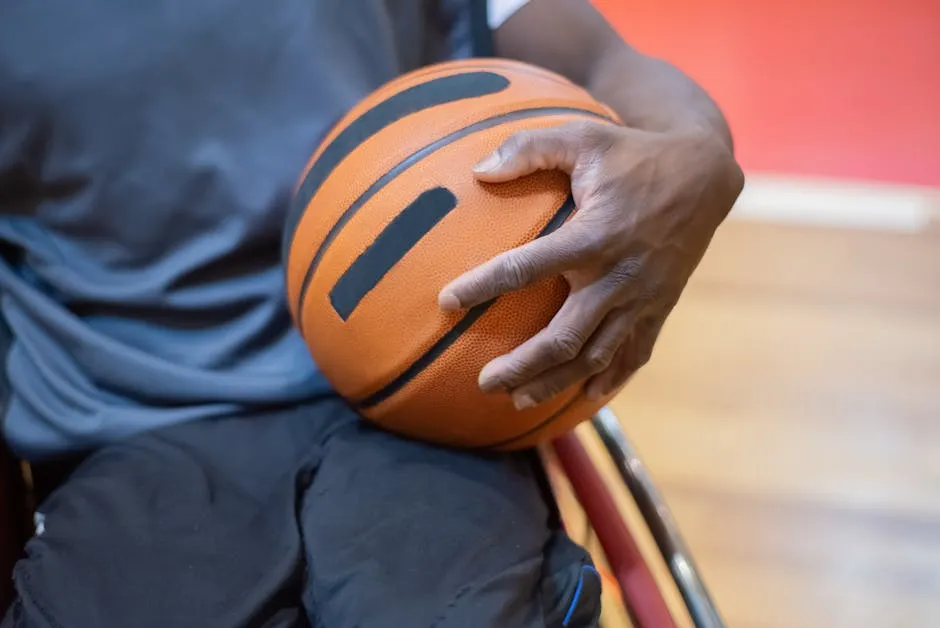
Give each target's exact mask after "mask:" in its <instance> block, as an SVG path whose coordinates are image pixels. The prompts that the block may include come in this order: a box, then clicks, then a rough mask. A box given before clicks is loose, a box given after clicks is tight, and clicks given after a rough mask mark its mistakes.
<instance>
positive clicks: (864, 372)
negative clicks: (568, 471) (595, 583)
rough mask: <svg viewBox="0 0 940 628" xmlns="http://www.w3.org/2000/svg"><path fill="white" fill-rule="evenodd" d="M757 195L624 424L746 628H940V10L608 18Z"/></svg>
mask: <svg viewBox="0 0 940 628" xmlns="http://www.w3.org/2000/svg"><path fill="white" fill-rule="evenodd" d="M596 2H597V4H598V6H599V7H600V8H601V9H602V10H604V11H605V12H606V13H607V15H608V16H609V17H610V18H611V19H612V20H613V21H614V22H615V24H616V25H617V26H618V28H619V29H620V30H621V31H622V32H623V34H624V35H625V36H626V37H627V38H628V40H629V41H631V42H632V43H633V44H634V45H636V46H637V47H638V48H640V49H641V50H643V51H644V52H647V53H651V54H654V55H657V56H661V57H664V58H666V59H668V60H670V61H672V62H674V63H675V64H677V65H678V66H679V67H681V68H682V69H683V70H685V71H686V72H687V73H689V74H690V75H691V76H692V77H694V78H695V79H696V80H698V81H699V82H701V83H702V84H703V85H704V86H705V87H706V88H707V89H708V90H709V92H710V93H711V94H712V95H713V96H714V97H715V99H716V100H717V101H718V102H719V104H720V105H721V106H722V108H723V110H724V111H725V113H726V114H727V116H728V118H729V120H730V123H731V126H732V130H733V131H734V133H735V138H736V142H737V152H738V156H739V158H740V160H741V162H742V164H743V166H744V168H745V170H746V172H747V174H748V183H747V187H746V189H745V192H744V194H743V195H742V197H741V200H740V202H739V203H738V205H737V206H736V208H735V210H734V211H733V213H732V216H731V217H730V218H729V220H728V221H727V223H726V224H725V225H724V226H723V228H722V229H721V230H720V231H719V233H718V235H717V237H716V239H715V240H714V243H713V245H712V248H711V250H710V252H709V254H708V255H707V256H706V257H705V259H704V261H703V262H702V264H701V266H700V267H699V270H698V271H697V272H696V274H695V276H694V277H693V281H692V283H691V285H690V286H689V288H688V289H687V291H686V293H685V296H684V298H683V300H682V301H681V302H680V305H679V307H678V308H677V309H676V311H675V312H674V314H673V316H672V317H671V319H670V321H669V323H668V324H667V326H666V328H665V330H664V332H663V335H662V337H661V340H660V343H659V345H658V347H657V350H656V352H655V353H654V356H653V359H652V362H651V363H650V365H649V366H648V367H647V368H646V369H645V370H644V371H643V372H642V373H641V374H640V375H638V376H637V377H636V378H635V380H634V381H633V383H632V384H631V385H630V387H629V388H628V390H627V391H625V393H624V394H623V395H622V396H621V397H620V398H618V399H617V401H616V402H615V403H614V404H613V408H614V410H615V411H616V412H617V414H618V416H619V417H620V420H621V422H622V423H623V425H624V426H625V428H626V430H627V432H628V434H629V435H630V436H631V437H632V439H633V440H634V442H635V444H636V446H637V448H638V450H639V453H640V455H641V456H642V457H643V458H644V459H645V461H646V463H647V465H648V466H649V468H650V470H651V472H652V473H653V476H654V478H655V480H656V482H657V484H658V485H659V487H660V489H661V490H662V491H663V492H664V494H665V497H666V499H667V501H668V503H669V505H670V506H671V508H672V510H673V512H674V514H675V516H676V519H677V521H678V523H679V526H680V528H681V530H682V531H683V533H684V534H685V536H686V540H687V541H688V543H689V545H690V547H691V550H692V553H693V556H694V558H695V560H696V561H697V563H698V565H699V567H700V568H701V570H702V572H703V574H704V577H705V579H706V583H707V584H708V586H709V587H710V589H711V592H712V594H713V595H714V597H715V599H716V601H717V603H718V606H719V607H720V609H721V610H722V612H723V614H724V616H725V619H726V620H727V623H728V625H729V626H732V627H734V628H770V627H780V628H784V627H786V628H804V627H806V628H813V627H825V628H838V627H842V626H846V627H849V626H851V627H853V628H855V627H859V626H878V627H915V626H917V627H920V626H940V2H938V1H937V0H893V1H892V2H874V1H872V0H853V1H851V2H850V1H848V0H815V1H812V2H810V1H808V0H788V1H787V2H774V3H764V2H754V1H753V0H711V1H710V2H701V1H694V0H659V1H658V2H641V1H639V0H596Z"/></svg>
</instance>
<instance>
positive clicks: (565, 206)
mask: <svg viewBox="0 0 940 628" xmlns="http://www.w3.org/2000/svg"><path fill="white" fill-rule="evenodd" d="M575 209H576V205H575V202H574V197H573V196H571V195H569V196H568V198H567V199H566V200H565V202H564V203H562V205H561V206H560V207H559V208H558V209H557V210H556V211H555V213H554V214H553V215H552V217H551V218H550V219H549V221H548V222H547V223H546V224H545V226H544V227H542V229H541V231H540V232H539V233H538V235H536V236H535V238H536V239H537V238H541V237H543V236H545V235H548V234H549V233H551V232H553V231H555V230H556V229H558V228H559V227H561V225H563V224H564V223H565V220H567V219H568V217H569V216H570V215H571V214H573V213H574V211H575ZM498 300H499V299H498V297H497V298H495V299H491V300H489V301H487V302H486V303H481V304H480V305H477V306H474V307H472V308H470V310H469V311H468V312H467V313H466V314H464V316H463V317H462V318H461V319H460V320H459V321H457V323H456V324H455V325H454V326H453V327H452V328H451V329H449V330H448V331H447V333H445V334H444V335H443V336H441V337H440V338H438V339H437V341H436V342H435V343H434V344H433V345H431V347H430V348H429V349H428V350H427V351H425V352H424V353H423V354H421V356H419V357H418V358H417V359H416V360H415V361H414V362H412V363H411V364H409V365H408V367H407V368H406V369H405V370H404V371H402V372H401V373H400V374H399V375H398V376H396V377H395V378H394V379H392V381H390V382H389V383H387V384H385V385H384V386H383V387H382V388H380V389H379V390H377V391H376V392H374V393H372V394H371V395H369V396H368V397H366V398H365V399H363V400H361V401H359V402H357V404H356V405H358V406H359V407H360V408H363V409H366V408H372V407H375V406H377V405H379V404H380V403H382V402H383V401H386V400H387V399H390V398H391V397H392V396H393V395H395V394H396V393H398V392H400V391H401V390H402V389H404V388H405V386H407V385H408V384H409V383H411V381H412V380H414V379H415V378H416V377H418V375H420V374H421V373H423V372H424V370H425V369H427V368H428V367H429V366H431V364H433V363H434V362H435V361H436V360H437V359H438V358H439V357H440V356H441V355H443V354H444V352H445V351H447V349H449V348H450V347H451V346H453V344H454V343H455V342H457V341H458V340H459V339H460V338H461V336H463V334H464V333H466V331H467V330H469V329H470V328H471V327H472V326H473V325H474V324H475V323H476V322H477V321H478V320H480V318H482V317H483V315H484V314H485V313H486V312H487V310H489V309H490V307H492V306H493V304H494V303H496V301H498Z"/></svg>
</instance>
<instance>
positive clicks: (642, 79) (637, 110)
mask: <svg viewBox="0 0 940 628" xmlns="http://www.w3.org/2000/svg"><path fill="white" fill-rule="evenodd" d="M590 67H591V69H590V71H589V72H588V76H587V77H586V81H585V87H587V88H588V89H589V90H590V91H591V92H592V93H593V94H594V95H595V96H596V97H597V99H598V100H600V101H602V102H604V103H606V104H607V105H609V106H610V107H611V108H612V109H613V110H614V111H616V112H617V114H618V115H619V116H620V117H621V118H622V119H623V121H624V123H625V124H627V126H632V127H635V128H639V129H646V130H649V131H663V132H666V131H680V132H682V131H688V132H710V133H714V134H716V136H717V137H719V138H720V139H721V140H722V141H723V142H724V143H725V144H726V145H727V146H728V149H729V150H731V151H732V152H733V151H734V144H733V140H732V137H731V131H730V130H729V128H728V124H727V122H726V121H725V118H724V116H723V115H722V113H721V110H720V109H719V108H718V106H717V105H716V104H715V102H714V101H713V100H712V98H711V97H710V96H709V95H708V94H707V93H706V92H705V90H704V89H702V88H701V87H700V86H699V85H697V84H696V83H695V82H694V81H693V80H692V79H690V78H689V77H688V76H686V75H685V74H684V73H683V72H682V71H680V70H679V69H678V68H676V67H675V66H673V65H671V64H669V63H667V62H665V61H663V60H661V59H656V58H653V57H649V56H646V55H644V54H641V53H639V52H637V51H635V50H632V49H631V48H630V47H629V46H628V45H627V44H626V43H624V42H623V41H621V40H620V39H619V38H618V39H617V41H615V42H611V43H610V44H608V45H607V46H606V47H605V48H604V49H603V50H602V51H600V52H599V53H598V54H597V55H596V57H595V59H594V60H593V62H592V63H591V65H590Z"/></svg>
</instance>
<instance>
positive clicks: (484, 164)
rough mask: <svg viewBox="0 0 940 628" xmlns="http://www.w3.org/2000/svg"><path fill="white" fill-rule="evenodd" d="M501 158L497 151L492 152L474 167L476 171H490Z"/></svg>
mask: <svg viewBox="0 0 940 628" xmlns="http://www.w3.org/2000/svg"><path fill="white" fill-rule="evenodd" d="M499 162H500V159H499V155H498V154H497V153H490V154H489V155H487V157H486V158H485V159H484V160H483V161H481V162H479V163H478V164H477V165H475V166H474V167H473V171H474V172H489V171H490V170H493V169H494V168H496V166H498V165H499Z"/></svg>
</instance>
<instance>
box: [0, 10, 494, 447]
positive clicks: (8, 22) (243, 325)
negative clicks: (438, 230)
mask: <svg viewBox="0 0 940 628" xmlns="http://www.w3.org/2000/svg"><path fill="white" fill-rule="evenodd" d="M480 1H482V0H480ZM472 2H473V3H475V2H476V0H472ZM478 9H479V7H476V6H472V5H471V0H426V1H425V0H267V1H265V2H259V1H257V0H204V1H200V2H187V1H185V0H149V1H147V2H135V1H127V0H83V1H80V2H75V1H73V0H48V1H46V2H32V1H29V0H9V1H5V2H2V3H0V248H2V250H3V252H4V259H3V261H2V263H0V294H2V314H3V318H4V319H5V320H6V323H7V324H8V325H9V328H10V330H12V333H13V338H14V340H13V343H12V345H11V346H9V347H8V353H7V356H6V375H7V378H8V384H9V386H8V394H7V395H6V399H5V406H6V412H5V423H4V432H5V435H6V437H7V439H8V441H9V442H10V444H11V445H12V446H13V447H14V449H15V450H17V451H18V452H19V453H20V454H21V455H25V456H27V457H31V458H39V457H43V456H47V455H51V454H55V453H58V452H62V451H66V450H70V449H77V448H86V447H93V446H98V445H101V444H103V443H106V442H109V441H113V440H115V439H119V438H122V437H125V436H127V435H129V434H132V433H134V432H138V431H141V430H147V429H152V428H155V427H159V426H163V425H168V424H172V423H177V422H181V421H187V420H193V419H199V418H207V417H213V416H222V415H226V414H229V413H232V412H239V411H245V410H250V409H251V408H252V407H257V406H262V405H267V404H283V403H292V402H297V401H301V400H304V399H308V398H311V397H312V396H314V395H317V394H319V393H322V392H325V391H326V390H327V389H328V388H327V384H326V382H325V381H323V379H322V378H321V377H320V376H319V374H318V373H317V370H316V368H315V366H314V365H313V363H312V361H311V359H310V357H309V355H308V353H307V350H306V348H305V346H304V344H303V342H302V341H301V340H300V339H299V337H298V336H297V334H296V333H295V332H294V331H293V329H292V326H291V323H290V319H289V316H288V313H287V310H286V307H285V304H284V287H283V276H282V270H281V266H280V238H281V228H282V224H283V222H284V216H285V211H286V206H287V202H288V198H289V195H290V192H291V189H292V187H293V185H294V183H295V181H296V179H297V176H298V174H299V172H300V170H301V169H302V167H303V164H304V163H305V161H306V160H307V158H308V157H309V155H310V153H311V151H312V150H313V148H314V147H315V145H316V144H317V142H318V140H319V139H320V138H321V137H322V136H323V135H324V134H325V133H326V131H327V130H328V128H329V126H330V125H331V124H332V123H333V122H335V121H336V120H337V118H339V117H340V116H341V115H342V114H343V113H344V112H345V111H347V110H348V109H349V108H350V107H351V106H352V105H353V104H355V103H356V102H357V101H358V100H360V99H361V98H362V97H364V96H366V95H367V94H368V93H369V92H371V91H372V90H373V89H375V88H376V87H378V86H379V85H380V84H381V83H383V82H385V81H387V80H389V79H391V78H393V77H395V76H396V75H398V74H400V73H402V72H404V71H407V70H411V69H413V68H416V67H419V66H421V65H423V64H426V63H428V62H432V61H437V60H442V59H445V58H450V57H456V56H466V55H468V54H470V53H471V49H470V45H471V42H472V41H473V39H472V37H471V33H472V28H471V24H473V23H474V22H473V20H472V16H473V15H474V14H475V13H477V12H478ZM482 15H483V25H484V30H485V24H486V22H485V9H484V12H483V14H482ZM477 24H479V22H477Z"/></svg>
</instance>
